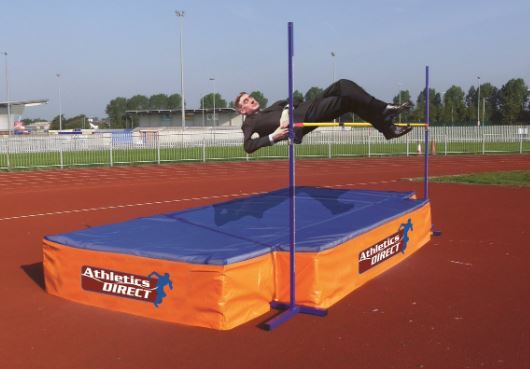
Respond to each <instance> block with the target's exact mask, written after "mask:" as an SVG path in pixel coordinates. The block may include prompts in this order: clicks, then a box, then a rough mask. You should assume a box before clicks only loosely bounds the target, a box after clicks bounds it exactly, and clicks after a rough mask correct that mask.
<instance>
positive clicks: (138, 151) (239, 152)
mask: <svg viewBox="0 0 530 369" xmlns="http://www.w3.org/2000/svg"><path fill="white" fill-rule="evenodd" d="M417 145H418V144H417V143H410V144H409V145H408V146H407V144H406V143H402V142H398V143H392V142H386V141H381V142H372V143H371V144H370V145H367V144H308V143H304V144H302V145H297V146H296V154H297V157H299V158H328V157H347V156H381V155H401V156H403V155H407V154H409V155H416V150H417ZM423 150H424V148H423ZM521 151H522V152H530V141H526V142H524V143H523V145H522V147H521V145H520V143H518V142H505V143H496V142H488V143H485V144H483V143H481V142H453V143H448V144H447V145H446V144H444V143H437V144H436V153H437V155H444V154H481V153H483V152H486V153H496V152H499V153H501V152H502V153H519V152H521ZM287 156H288V146H287V145H274V146H270V147H266V148H263V149H260V150H258V151H257V152H255V153H253V154H251V155H247V154H246V153H245V152H244V151H243V148H242V147H241V146H224V147H221V146H219V147H204V148H203V147H202V146H196V147H187V148H178V147H176V148H163V147H162V148H160V149H157V148H134V149H120V148H114V149H113V150H112V151H111V150H110V149H109V150H87V151H64V152H62V153H61V152H58V151H55V152H33V153H9V154H6V153H4V154H0V170H16V169H29V168H45V167H59V168H63V167H76V166H98V165H99V166H110V165H111V164H112V165H126V164H141V163H158V162H161V163H162V162H179V161H183V162H185V161H214V160H225V161H226V160H264V159H278V158H287Z"/></svg>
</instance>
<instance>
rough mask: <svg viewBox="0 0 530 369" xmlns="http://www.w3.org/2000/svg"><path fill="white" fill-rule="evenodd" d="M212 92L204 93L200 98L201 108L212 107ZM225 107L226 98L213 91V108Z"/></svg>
mask: <svg viewBox="0 0 530 369" xmlns="http://www.w3.org/2000/svg"><path fill="white" fill-rule="evenodd" d="M213 96H214V95H213V93H210V94H208V95H204V96H203V97H202V99H201V109H213V102H214V101H213ZM220 108H226V100H224V99H223V98H222V97H221V95H220V94H218V93H215V109H220Z"/></svg>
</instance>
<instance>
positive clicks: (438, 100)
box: [413, 88, 442, 123]
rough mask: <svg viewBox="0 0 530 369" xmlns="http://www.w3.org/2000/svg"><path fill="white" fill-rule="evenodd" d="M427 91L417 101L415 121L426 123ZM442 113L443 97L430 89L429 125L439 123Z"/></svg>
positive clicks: (421, 93)
mask: <svg viewBox="0 0 530 369" xmlns="http://www.w3.org/2000/svg"><path fill="white" fill-rule="evenodd" d="M425 98H426V96H425V89H423V91H421V92H420V94H419V95H418V98H417V100H416V109H415V110H414V113H413V119H414V120H416V121H418V122H425ZM441 111H442V97H441V95H440V94H439V93H438V92H436V90H435V89H434V88H430V89H429V123H439V122H440V121H441V117H440V113H441Z"/></svg>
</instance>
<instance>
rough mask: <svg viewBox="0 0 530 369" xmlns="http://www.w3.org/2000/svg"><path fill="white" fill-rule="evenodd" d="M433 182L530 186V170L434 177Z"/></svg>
mask: <svg viewBox="0 0 530 369" xmlns="http://www.w3.org/2000/svg"><path fill="white" fill-rule="evenodd" d="M429 180H430V181H431V182H441V183H464V184H481V185H498V186H530V170H518V171H510V172H493V173H473V174H465V175H457V176H446V177H432V178H430V179H429Z"/></svg>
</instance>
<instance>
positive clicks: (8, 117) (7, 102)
mask: <svg viewBox="0 0 530 369" xmlns="http://www.w3.org/2000/svg"><path fill="white" fill-rule="evenodd" d="M2 54H4V56H5V57H6V63H5V78H6V104H7V134H8V135H11V104H10V103H9V74H8V68H7V51H3V52H2Z"/></svg>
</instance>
